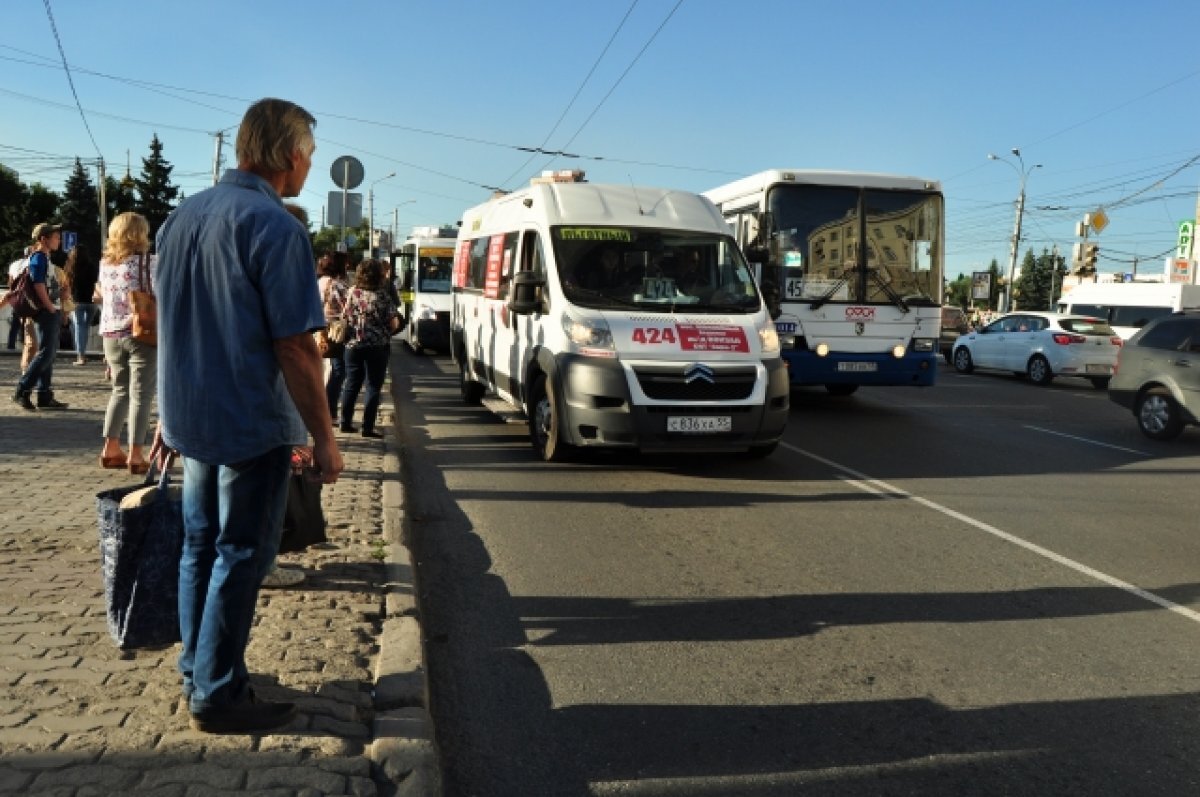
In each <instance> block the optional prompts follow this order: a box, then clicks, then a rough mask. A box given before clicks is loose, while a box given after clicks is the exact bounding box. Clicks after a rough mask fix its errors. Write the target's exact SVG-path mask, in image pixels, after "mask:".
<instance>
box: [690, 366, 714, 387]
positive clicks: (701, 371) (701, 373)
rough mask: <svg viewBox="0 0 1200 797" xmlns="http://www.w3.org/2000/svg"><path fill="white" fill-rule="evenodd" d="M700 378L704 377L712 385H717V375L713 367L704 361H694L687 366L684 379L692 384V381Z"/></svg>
mask: <svg viewBox="0 0 1200 797" xmlns="http://www.w3.org/2000/svg"><path fill="white" fill-rule="evenodd" d="M698 379H703V380H704V381H705V382H708V383H709V384H710V385H715V384H716V383H717V375H716V374H715V373H713V369H711V368H709V367H708V366H707V365H705V364H704V363H692V364H691V365H689V366H688V367H687V369H686V370H684V372H683V381H684V382H686V383H687V384H689V385H690V384H691V383H692V382H695V381H696V380H698Z"/></svg>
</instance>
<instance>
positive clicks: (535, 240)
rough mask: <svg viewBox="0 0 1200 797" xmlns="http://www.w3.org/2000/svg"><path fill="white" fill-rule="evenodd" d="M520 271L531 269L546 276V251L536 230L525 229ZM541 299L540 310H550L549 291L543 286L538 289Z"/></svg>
mask: <svg viewBox="0 0 1200 797" xmlns="http://www.w3.org/2000/svg"><path fill="white" fill-rule="evenodd" d="M520 270H521V271H532V272H533V273H534V274H540V275H541V276H542V278H543V279H544V278H545V276H546V253H545V252H544V251H543V250H542V239H541V238H540V237H538V234H537V230H526V231H525V233H524V236H523V240H522V242H521V268H520ZM538 292H539V294H540V295H541V300H542V312H543V313H546V312H549V311H550V292H549V291H547V290H546V289H545V288H540V289H539V290H538Z"/></svg>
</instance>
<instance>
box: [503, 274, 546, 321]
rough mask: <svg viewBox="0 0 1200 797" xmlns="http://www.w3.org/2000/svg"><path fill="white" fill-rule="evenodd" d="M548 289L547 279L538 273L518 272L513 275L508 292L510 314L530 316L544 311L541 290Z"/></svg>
mask: <svg viewBox="0 0 1200 797" xmlns="http://www.w3.org/2000/svg"><path fill="white" fill-rule="evenodd" d="M544 287H546V277H545V276H544V275H542V274H539V273H537V272H536V271H518V272H517V273H516V274H514V275H513V280H512V285H511V286H509V291H508V309H509V312H512V313H515V314H516V315H529V314H531V313H536V312H538V311H539V310H541V309H542V299H541V289H542V288H544Z"/></svg>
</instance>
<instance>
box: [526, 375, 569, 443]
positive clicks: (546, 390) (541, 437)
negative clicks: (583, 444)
mask: <svg viewBox="0 0 1200 797" xmlns="http://www.w3.org/2000/svg"><path fill="white" fill-rule="evenodd" d="M529 441H530V442H531V443H533V450H534V451H536V452H537V453H538V455H539V456H540V457H541V458H542V459H543V460H545V461H546V462H562V461H564V460H566V459H567V456H568V453H569V451H570V448H571V447H570V446H569V445H568V444H566V443H564V442H563V440H562V412H561V411H560V407H559V399H558V396H556V395H555V393H554V387H553V385H551V384H550V383H549V382H547V381H546V375H545V374H538V376H537V378H536V379H535V380H534V382H533V389H532V390H531V391H530V393H529Z"/></svg>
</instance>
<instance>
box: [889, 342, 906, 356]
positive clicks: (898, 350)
mask: <svg viewBox="0 0 1200 797" xmlns="http://www.w3.org/2000/svg"><path fill="white" fill-rule="evenodd" d="M892 356H893V357H895V358H896V359H897V360H899V359H901V358H902V357H904V344H903V343H897V344H896V345H895V346H893V347H892Z"/></svg>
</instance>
